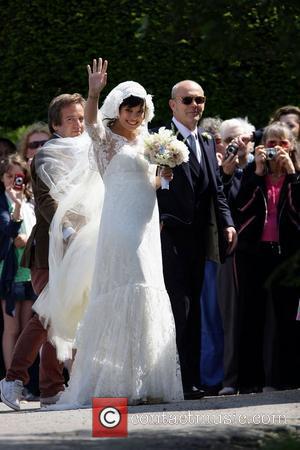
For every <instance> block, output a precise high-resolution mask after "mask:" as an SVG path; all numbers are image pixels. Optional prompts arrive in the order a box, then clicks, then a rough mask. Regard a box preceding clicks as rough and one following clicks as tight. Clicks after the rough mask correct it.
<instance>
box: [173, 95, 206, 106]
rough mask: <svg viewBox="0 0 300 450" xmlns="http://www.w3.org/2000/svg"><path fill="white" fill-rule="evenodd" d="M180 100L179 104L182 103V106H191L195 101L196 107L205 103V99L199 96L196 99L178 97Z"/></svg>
mask: <svg viewBox="0 0 300 450" xmlns="http://www.w3.org/2000/svg"><path fill="white" fill-rule="evenodd" d="M179 98H180V100H181V103H183V104H184V105H191V104H192V102H193V101H194V100H195V102H196V104H197V105H202V104H203V103H205V100H206V97H205V96H203V97H201V95H198V96H197V97H189V96H187V97H179Z"/></svg>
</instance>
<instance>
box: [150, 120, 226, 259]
mask: <svg viewBox="0 0 300 450" xmlns="http://www.w3.org/2000/svg"><path fill="white" fill-rule="evenodd" d="M166 128H169V129H170V128H174V129H175V132H177V131H178V130H177V129H176V126H175V125H174V123H173V122H171V123H169V124H168V125H167V126H166ZM203 132H204V129H202V128H198V138H199V142H200V146H201V151H202V157H203V158H204V159H205V163H206V167H207V175H208V179H209V192H210V194H209V195H210V196H211V201H210V217H208V218H207V225H208V230H207V236H208V239H210V240H211V239H213V236H216V232H217V246H218V248H219V251H218V252H219V257H220V260H221V261H223V260H224V257H225V254H226V247H227V244H226V242H225V239H224V228H226V227H229V226H234V224H233V220H232V217H231V214H230V210H229V207H228V204H227V200H226V198H225V195H224V192H223V185H222V181H221V178H220V173H219V167H218V164H217V160H216V152H215V142H214V139H213V138H212V137H211V138H209V137H208V136H206V135H207V133H205V135H204V136H203V135H202V133H203ZM177 138H178V139H180V140H182V139H183V137H182V135H181V134H180V133H179V134H178V135H177ZM186 144H187V145H188V143H186ZM190 151H192V150H191V149H190ZM173 173H174V178H173V180H172V182H171V183H170V189H169V190H162V189H159V190H158V191H157V198H158V205H159V211H160V217H161V220H162V221H163V223H164V224H165V225H166V226H170V227H171V226H176V227H177V226H179V227H180V226H181V227H182V226H186V225H192V224H194V221H195V213H196V211H195V209H196V204H197V198H196V193H195V192H194V188H193V182H192V176H191V161H189V162H187V163H183V164H181V165H180V166H177V167H175V168H174V170H173ZM210 244H211V243H210ZM209 246H211V245H208V247H209ZM208 257H209V255H208Z"/></svg>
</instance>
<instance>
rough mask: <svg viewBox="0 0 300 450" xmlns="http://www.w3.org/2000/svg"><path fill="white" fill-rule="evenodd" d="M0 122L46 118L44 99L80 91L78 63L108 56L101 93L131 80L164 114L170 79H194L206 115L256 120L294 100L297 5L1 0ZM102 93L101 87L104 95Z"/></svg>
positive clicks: (264, 0) (83, 84) (273, 1)
mask: <svg viewBox="0 0 300 450" xmlns="http://www.w3.org/2000/svg"><path fill="white" fill-rule="evenodd" d="M0 6H1V17H0V68H1V70H0V98H1V110H0V126H1V127H5V128H16V127H19V126H21V125H24V124H30V123H32V122H33V121H35V120H45V119H46V117H47V106H48V104H49V101H50V100H51V98H52V97H53V96H55V95H57V94H59V93H62V92H81V93H82V94H83V95H86V92H87V76H86V69H85V66H86V64H87V63H89V62H90V61H91V60H92V58H93V57H97V56H103V57H105V58H107V59H109V82H108V86H107V88H106V92H108V90H110V89H111V88H112V87H113V86H114V85H116V84H117V83H119V82H121V81H124V80H127V79H133V80H136V81H139V82H140V83H142V84H143V85H144V86H145V87H146V89H147V90H149V92H151V93H153V94H154V102H155V105H156V117H155V122H156V123H160V122H164V121H165V120H167V118H168V117H169V110H168V98H169V92H170V89H171V87H172V85H173V84H174V83H175V82H177V81H179V80H181V79H185V78H189V79H194V80H196V81H198V82H199V83H200V84H201V85H202V86H203V88H204V90H205V93H206V95H207V97H208V102H207V106H206V112H205V115H206V116H208V115H219V116H221V117H222V118H223V119H226V118H230V117H234V116H245V115H247V116H248V117H249V120H250V121H251V122H252V123H254V124H255V125H257V126H260V125H263V124H265V122H266V121H267V120H268V117H269V115H270V114H271V112H272V111H273V110H274V109H276V108H277V107H279V106H282V105H284V104H289V103H290V104H297V105H299V103H300V102H299V92H300V89H299V84H300V83H299V50H298V49H299V32H300V5H299V2H298V1H296V0H294V1H293V0H292V1H289V2H286V3H285V4H284V3H283V2H282V1H278V0H247V1H246V0H231V1H222V0H214V1H211V0H185V1H184V2H183V1H181V0H174V1H169V2H166V1H161V0H135V1H134V2H132V1H130V0H119V1H117V0H93V1H92V0H81V1H80V2H78V1H77V0H68V2H64V1H63V0H49V1H45V0H30V1H24V0H14V1H13V2H6V1H4V0H0ZM104 94H105V93H104Z"/></svg>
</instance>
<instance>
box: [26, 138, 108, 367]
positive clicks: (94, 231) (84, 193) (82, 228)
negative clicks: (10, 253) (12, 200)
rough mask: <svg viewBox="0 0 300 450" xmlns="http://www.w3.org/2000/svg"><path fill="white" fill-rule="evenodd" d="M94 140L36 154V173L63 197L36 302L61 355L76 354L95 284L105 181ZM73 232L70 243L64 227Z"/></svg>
mask: <svg viewBox="0 0 300 450" xmlns="http://www.w3.org/2000/svg"><path fill="white" fill-rule="evenodd" d="M91 146H92V143H91V140H90V138H89V136H88V135H87V133H84V134H83V135H82V136H80V137H78V138H59V139H53V140H51V141H49V142H48V143H47V144H45V145H44V147H43V148H42V149H41V150H40V151H39V152H38V154H37V155H36V158H35V165H36V171H37V174H38V176H39V177H40V178H41V179H42V181H43V182H44V183H45V184H46V185H47V186H48V187H49V189H50V195H51V196H52V197H53V198H54V199H55V200H57V201H58V208H57V211H56V213H55V215H54V218H53V220H52V222H51V227H50V247H49V283H48V285H47V286H46V287H45V289H44V290H43V292H42V293H41V294H40V296H39V298H38V299H37V301H36V302H35V304H34V307H33V308H34V310H35V311H36V312H37V313H38V314H39V316H40V317H41V318H42V319H43V322H44V326H45V327H48V336H49V340H50V341H51V342H52V343H53V344H54V345H55V346H56V348H57V356H58V359H60V360H61V361H64V360H66V359H70V358H72V348H73V346H74V340H75V335H76V331H77V327H78V325H79V323H80V321H81V319H82V317H83V314H84V311H85V308H86V305H87V302H88V299H89V291H90V287H91V283H92V276H93V271H94V264H95V253H96V244H97V236H98V229H99V223H100V216H101V206H102V202H103V195H104V185H103V181H102V179H101V177H100V174H99V172H98V170H97V169H96V166H95V165H94V166H93V164H91V155H92V154H93V152H92V150H91ZM69 227H71V228H72V229H73V230H74V232H75V233H73V234H72V235H71V236H70V237H69V239H68V240H67V243H66V242H65V241H64V239H63V229H66V228H68V229H70V228H69Z"/></svg>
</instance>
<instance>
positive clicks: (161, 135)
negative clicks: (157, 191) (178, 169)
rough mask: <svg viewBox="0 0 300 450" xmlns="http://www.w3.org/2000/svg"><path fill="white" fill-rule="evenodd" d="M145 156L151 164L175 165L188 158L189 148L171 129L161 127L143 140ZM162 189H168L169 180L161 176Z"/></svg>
mask: <svg viewBox="0 0 300 450" xmlns="http://www.w3.org/2000/svg"><path fill="white" fill-rule="evenodd" d="M144 145H145V150H144V155H145V158H146V159H147V160H148V161H149V162H150V163H151V164H157V165H158V166H168V167H171V168H173V167H175V166H179V165H180V164H182V163H183V162H187V161H188V159H189V150H188V148H187V146H186V145H185V143H184V142H182V141H179V140H178V139H177V137H176V135H175V134H174V133H173V131H172V130H167V129H166V128H165V127H161V128H160V129H159V130H158V133H154V134H150V135H149V136H147V137H146V138H145V140H144ZM161 187H162V189H169V182H168V181H167V180H165V179H164V178H162V186H161Z"/></svg>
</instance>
